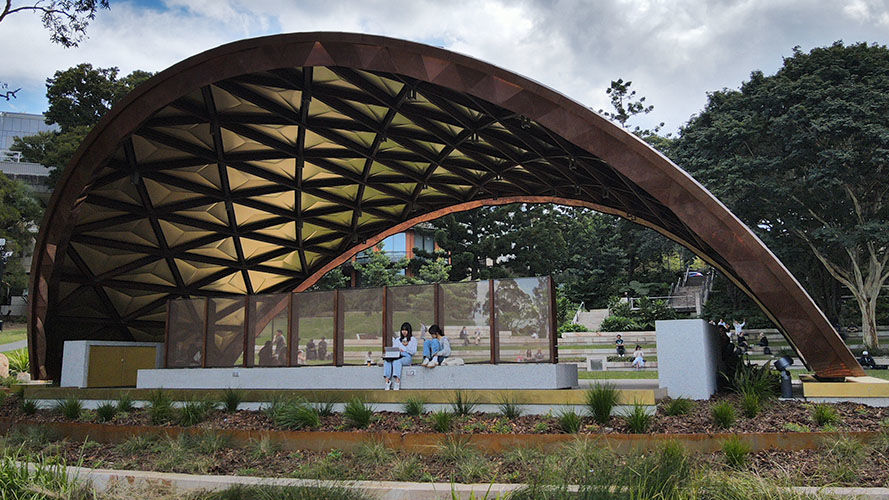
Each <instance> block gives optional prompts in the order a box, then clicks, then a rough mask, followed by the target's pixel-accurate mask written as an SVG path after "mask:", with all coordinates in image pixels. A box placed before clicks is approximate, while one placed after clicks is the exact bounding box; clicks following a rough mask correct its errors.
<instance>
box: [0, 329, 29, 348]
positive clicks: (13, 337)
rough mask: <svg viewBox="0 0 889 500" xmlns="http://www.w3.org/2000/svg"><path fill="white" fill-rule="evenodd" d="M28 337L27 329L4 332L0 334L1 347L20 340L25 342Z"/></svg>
mask: <svg viewBox="0 0 889 500" xmlns="http://www.w3.org/2000/svg"><path fill="white" fill-rule="evenodd" d="M27 336H28V329H27V328H25V327H22V328H10V329H6V330H3V331H2V332H0V345H2V344H11V343H13V342H18V341H19V340H25V338H27Z"/></svg>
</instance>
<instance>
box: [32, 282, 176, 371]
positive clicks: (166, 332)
mask: <svg viewBox="0 0 889 500" xmlns="http://www.w3.org/2000/svg"><path fill="white" fill-rule="evenodd" d="M173 300H175V299H173ZM170 302H172V301H170V300H168V301H167V324H165V325H164V368H169V367H170V318H171V316H170V314H171V312H170V310H171V309H172V307H170V306H171V304H170ZM32 359H36V358H32Z"/></svg>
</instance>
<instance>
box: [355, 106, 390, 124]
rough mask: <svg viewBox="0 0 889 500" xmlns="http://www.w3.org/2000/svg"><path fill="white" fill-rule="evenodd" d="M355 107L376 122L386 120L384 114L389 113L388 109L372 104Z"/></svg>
mask: <svg viewBox="0 0 889 500" xmlns="http://www.w3.org/2000/svg"><path fill="white" fill-rule="evenodd" d="M357 106H358V109H360V110H361V112H362V113H364V114H365V115H367V116H369V117H371V118H372V119H373V120H374V121H376V122H382V121H383V119H384V118H386V113H388V112H389V108H387V107H385V106H374V105H372V104H358V105H357Z"/></svg>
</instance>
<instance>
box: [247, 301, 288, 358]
mask: <svg viewBox="0 0 889 500" xmlns="http://www.w3.org/2000/svg"><path fill="white" fill-rule="evenodd" d="M289 306H290V294H289V293H280V294H273V295H254V296H252V297H250V334H251V337H252V338H251V339H250V341H249V346H248V352H250V353H251V354H252V355H253V360H252V361H253V366H287V359H288V355H289V345H290V342H289V340H288V332H289V331H290V325H289V316H290V311H289V309H288V308H289Z"/></svg>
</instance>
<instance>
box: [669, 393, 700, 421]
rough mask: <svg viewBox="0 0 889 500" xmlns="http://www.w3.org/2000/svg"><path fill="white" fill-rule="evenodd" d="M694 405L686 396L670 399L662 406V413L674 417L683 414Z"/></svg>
mask: <svg viewBox="0 0 889 500" xmlns="http://www.w3.org/2000/svg"><path fill="white" fill-rule="evenodd" d="M694 407H695V402H694V401H692V400H690V399H686V398H682V397H679V398H676V399H670V400H668V401H667V402H666V403H664V405H663V406H662V408H663V410H664V415H667V416H670V417H675V416H678V415H685V414H687V413H688V412H690V411H691V410H692V408H694Z"/></svg>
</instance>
